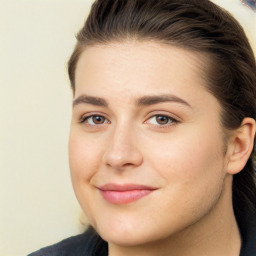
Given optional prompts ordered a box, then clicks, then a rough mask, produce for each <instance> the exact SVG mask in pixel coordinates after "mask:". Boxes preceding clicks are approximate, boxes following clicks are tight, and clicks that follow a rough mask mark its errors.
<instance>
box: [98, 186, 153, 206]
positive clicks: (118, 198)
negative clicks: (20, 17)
mask: <svg viewBox="0 0 256 256" xmlns="http://www.w3.org/2000/svg"><path fill="white" fill-rule="evenodd" d="M153 191H154V190H147V189H143V190H127V191H113V190H100V192H101V195H102V196H103V198H104V199H105V200H106V201H107V202H109V203H112V204H128V203H132V202H134V201H137V200H139V199H141V198H142V197H145V196H147V195H149V194H150V193H151V192H153Z"/></svg>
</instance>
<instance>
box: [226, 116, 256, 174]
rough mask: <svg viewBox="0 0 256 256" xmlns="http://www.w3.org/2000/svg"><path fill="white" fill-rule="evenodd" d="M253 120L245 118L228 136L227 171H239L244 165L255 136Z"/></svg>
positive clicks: (233, 172)
mask: <svg viewBox="0 0 256 256" xmlns="http://www.w3.org/2000/svg"><path fill="white" fill-rule="evenodd" d="M255 129H256V125H255V120H254V119H253V118H248V117H247V118H245V119H244V120H243V122H242V123H241V126H240V127H239V128H238V129H237V130H235V131H234V133H233V134H232V138H230V142H229V143H230V147H229V149H230V150H229V152H228V153H229V160H228V166H227V167H228V168H227V172H228V173H229V174H236V173H238V172H240V171H241V170H242V169H243V168H244V166H245V165H246V163H247V161H248V159H249V157H250V155H251V153H252V150H253V146H254V137H255Z"/></svg>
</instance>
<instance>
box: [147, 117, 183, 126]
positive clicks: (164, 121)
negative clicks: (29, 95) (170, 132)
mask: <svg viewBox="0 0 256 256" xmlns="http://www.w3.org/2000/svg"><path fill="white" fill-rule="evenodd" d="M177 122H178V121H177V120H176V119H174V118H172V117H170V116H166V115H154V116H152V117H151V118H149V119H148V121H147V122H146V123H149V124H153V125H158V126H159V125H160V126H166V125H174V124H176V123H177Z"/></svg>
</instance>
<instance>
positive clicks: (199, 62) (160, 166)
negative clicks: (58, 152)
mask: <svg viewBox="0 0 256 256" xmlns="http://www.w3.org/2000/svg"><path fill="white" fill-rule="evenodd" d="M203 65H206V64H205V63H204V60H203V56H201V55H199V54H196V53H192V52H190V51H187V50H183V49H179V48H176V47H174V46H166V45H162V44H160V43H153V42H122V43H109V44H108V45H98V46H90V47H88V48H87V49H86V50H85V51H84V52H83V53H82V55H81V56H80V59H79V61H78V64H77V69H76V75H75V80H76V81H75V94H74V104H73V117H72V123H71V131H70V142H69V157H70V169H71V177H72V183H73V187H74V190H75V193H76V196H77V198H78V201H79V203H80V205H81V207H82V208H83V210H84V212H85V213H86V215H87V217H88V219H89V221H90V223H91V224H92V226H94V228H95V229H96V230H97V231H98V233H99V234H100V235H101V236H102V237H103V239H105V240H107V241H109V242H111V243H116V244H123V245H132V244H140V243H145V242H150V241H156V240H160V239H163V238H166V237H168V236H172V235H175V234H176V233H177V232H179V231H181V230H184V229H186V228H188V227H190V226H191V225H192V224H194V223H196V222H200V220H202V219H203V218H204V217H205V216H206V215H207V214H208V213H209V212H211V211H213V209H214V208H215V207H216V205H217V204H218V202H219V200H220V198H221V196H222V191H223V188H224V186H225V177H226V167H225V156H224V154H223V148H224V145H223V131H222V127H221V122H220V109H221V108H220V105H219V103H218V101H217V99H216V98H215V97H214V96H212V95H211V94H210V93H209V92H208V91H207V89H206V87H205V83H206V81H205V80H204V79H203V71H202V70H203V68H202V67H203Z"/></svg>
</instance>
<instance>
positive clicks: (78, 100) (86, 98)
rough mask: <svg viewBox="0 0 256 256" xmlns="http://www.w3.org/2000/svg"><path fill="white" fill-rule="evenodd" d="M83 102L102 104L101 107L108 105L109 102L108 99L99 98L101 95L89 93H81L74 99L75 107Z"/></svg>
mask: <svg viewBox="0 0 256 256" xmlns="http://www.w3.org/2000/svg"><path fill="white" fill-rule="evenodd" d="M82 103H87V104H91V105H94V106H100V107H107V106H108V103H107V101H106V100H104V99H102V98H99V97H93V96H88V95H84V94H83V95H81V96H79V97H78V98H76V99H75V100H74V101H73V107H74V106H76V105H79V104H82Z"/></svg>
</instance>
